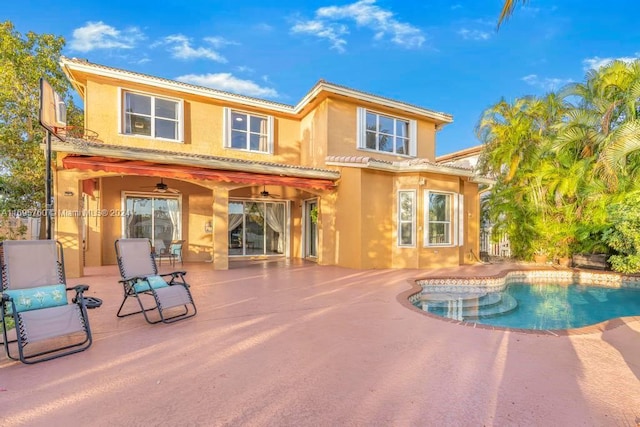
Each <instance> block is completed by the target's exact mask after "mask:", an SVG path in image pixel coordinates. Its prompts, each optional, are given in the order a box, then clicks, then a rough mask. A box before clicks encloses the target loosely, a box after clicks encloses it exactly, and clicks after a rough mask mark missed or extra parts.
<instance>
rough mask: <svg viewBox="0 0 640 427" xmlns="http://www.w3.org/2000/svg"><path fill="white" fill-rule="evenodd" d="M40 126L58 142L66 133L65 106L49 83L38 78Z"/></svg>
mask: <svg viewBox="0 0 640 427" xmlns="http://www.w3.org/2000/svg"><path fill="white" fill-rule="evenodd" d="M40 124H41V125H42V126H43V127H44V128H45V129H47V130H48V131H49V132H51V134H52V135H55V136H56V138H58V139H59V140H60V141H64V140H65V135H66V133H67V106H66V104H65V103H64V100H63V99H62V97H61V96H60V95H58V93H57V92H56V91H55V90H53V88H52V87H51V85H50V84H49V82H47V81H46V80H45V79H43V78H40Z"/></svg>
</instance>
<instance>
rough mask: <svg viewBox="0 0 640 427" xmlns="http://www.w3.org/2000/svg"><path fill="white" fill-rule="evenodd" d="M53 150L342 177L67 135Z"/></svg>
mask: <svg viewBox="0 0 640 427" xmlns="http://www.w3.org/2000/svg"><path fill="white" fill-rule="evenodd" d="M53 150H54V151H59V152H63V153H71V154H79V155H108V156H111V157H115V158H125V159H136V160H147V161H153V162H156V163H163V162H164V163H169V164H192V165H197V166H200V167H208V168H211V169H228V170H240V171H250V170H251V169H252V168H255V169H256V170H257V171H259V172H260V173H265V174H274V175H277V174H282V175H290V176H314V177H321V178H325V179H338V178H340V172H338V171H336V170H332V169H319V168H312V167H307V166H299V165H289V164H284V163H275V162H260V161H253V160H244V159H237V158H230V157H221V156H212V155H206V154H193V153H184V152H179V151H166V150H157V149H151V148H140V147H126V146H122V145H112V144H104V143H102V142H95V141H88V140H85V139H80V138H72V137H67V138H66V142H61V141H54V142H53Z"/></svg>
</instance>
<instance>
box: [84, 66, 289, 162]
mask: <svg viewBox="0 0 640 427" xmlns="http://www.w3.org/2000/svg"><path fill="white" fill-rule="evenodd" d="M122 90H130V91H135V92H140V93H144V94H147V95H154V96H163V97H167V98H171V99H176V100H180V99H182V100H183V101H184V142H182V143H181V142H174V141H166V140H161V139H155V138H151V137H146V136H138V135H124V134H122V132H121V129H120V128H119V126H118V123H119V122H120V112H121V108H120V99H121V93H122ZM87 93H89V94H90V95H89V96H87V99H86V100H85V105H86V111H87V113H86V115H85V120H86V127H87V128H88V129H91V130H93V131H95V132H97V133H98V138H99V139H100V140H102V141H104V142H105V143H108V144H113V145H123V146H127V147H142V148H152V149H158V150H167V151H178V152H185V153H194V154H204V155H212V156H221V157H234V158H240V159H246V160H253V161H268V162H276V163H287V164H299V163H300V122H299V120H298V119H297V118H295V117H292V116H285V115H279V114H273V112H269V113H268V114H269V115H273V116H274V118H275V120H274V140H275V141H277V143H276V145H275V147H276V148H275V152H274V154H273V155H271V154H264V153H255V152H248V151H241V150H234V149H228V148H225V147H224V145H223V109H224V107H230V108H234V109H238V110H240V111H246V112H249V113H256V114H267V113H266V112H265V111H260V110H256V109H255V108H247V107H246V106H240V105H232V104H224V105H223V104H222V103H220V102H217V101H215V100H213V99H210V98H203V97H197V96H194V95H190V94H176V93H174V92H167V91H164V90H161V89H158V88H147V87H144V86H141V85H139V84H132V83H127V84H126V85H124V84H122V83H118V82H116V81H112V80H108V79H100V78H96V80H90V81H89V82H87Z"/></svg>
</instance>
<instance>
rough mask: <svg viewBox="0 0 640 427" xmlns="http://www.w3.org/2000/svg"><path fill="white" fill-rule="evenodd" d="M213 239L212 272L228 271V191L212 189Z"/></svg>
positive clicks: (226, 189)
mask: <svg viewBox="0 0 640 427" xmlns="http://www.w3.org/2000/svg"><path fill="white" fill-rule="evenodd" d="M212 225H213V239H212V240H211V246H212V247H211V256H212V258H213V269H214V270H228V269H229V231H228V228H229V189H228V188H225V187H221V186H220V187H216V188H214V189H213V218H212Z"/></svg>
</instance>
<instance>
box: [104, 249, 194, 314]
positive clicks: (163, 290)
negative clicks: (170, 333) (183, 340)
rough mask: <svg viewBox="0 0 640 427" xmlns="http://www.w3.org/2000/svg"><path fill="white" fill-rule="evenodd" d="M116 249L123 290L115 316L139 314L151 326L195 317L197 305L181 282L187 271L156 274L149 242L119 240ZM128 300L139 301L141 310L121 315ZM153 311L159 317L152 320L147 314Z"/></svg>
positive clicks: (187, 286) (184, 283) (156, 269)
mask: <svg viewBox="0 0 640 427" xmlns="http://www.w3.org/2000/svg"><path fill="white" fill-rule="evenodd" d="M115 247H116V258H117V260H118V268H119V269H120V276H121V278H122V279H121V280H120V283H121V284H122V286H123V288H124V299H123V301H122V304H121V305H120V308H119V309H118V313H117V316H118V317H126V316H131V315H133V314H138V313H142V314H143V315H144V318H145V320H146V321H147V322H149V323H152V324H154V323H159V322H162V323H173V322H176V321H178V320H183V319H187V318H189V317H193V316H195V315H196V313H197V309H196V305H195V303H194V302H193V298H192V297H191V292H189V285H188V284H187V283H186V282H185V280H184V276H185V275H186V274H187V272H186V271H174V272H172V273H166V274H158V267H157V266H156V261H155V258H154V255H153V251H152V250H151V242H150V241H149V239H119V240H116V242H115ZM129 298H135V299H137V300H138V305H139V307H140V310H138V311H134V312H130V313H126V314H123V313H122V309H123V308H124V305H125V303H126V302H127V300H128V299H129ZM143 300H144V302H143ZM154 310H157V311H158V315H159V316H158V317H157V318H155V319H152V318H150V317H149V316H148V313H149V312H152V311H154ZM154 317H156V316H154Z"/></svg>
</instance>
